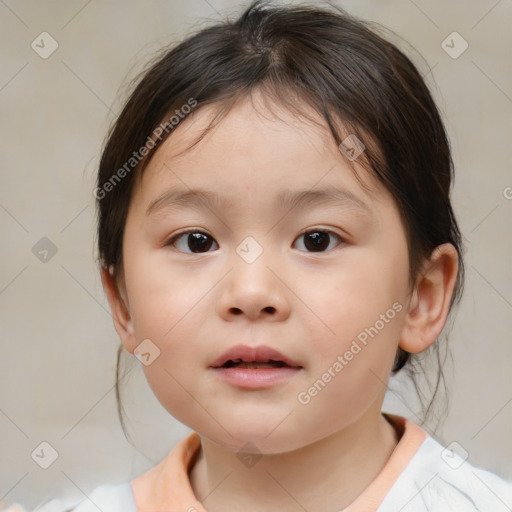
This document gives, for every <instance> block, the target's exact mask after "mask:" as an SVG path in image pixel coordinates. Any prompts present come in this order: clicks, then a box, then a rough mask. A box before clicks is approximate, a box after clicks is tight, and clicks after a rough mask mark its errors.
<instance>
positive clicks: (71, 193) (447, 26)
mask: <svg viewBox="0 0 512 512" xmlns="http://www.w3.org/2000/svg"><path fill="white" fill-rule="evenodd" d="M313 3H314V2H313ZM318 3H319V4H321V3H320V2H318ZM245 5H247V3H246V2H240V1H236V0H187V1H178V0H166V1H156V0H151V1H145V2H142V1H138V2H135V1H132V2H126V1H123V2H121V1H112V0H110V1H102V2H100V1H98V0H92V1H91V0H89V1H83V0H80V1H63V0H62V1H50V0H37V1H35V0H31V1H26V0H19V1H14V0H5V1H2V2H0V48H1V65H0V112H1V114H0V115H1V137H0V159H1V186H0V230H1V238H0V244H1V245H0V247H1V252H0V255H1V265H0V329H1V331H0V332H1V357H0V383H1V387H0V502H1V501H2V499H3V500H4V501H5V502H15V501H17V502H20V503H22V504H24V505H25V506H27V507H34V506H36V505H37V504H38V503H40V502H41V501H43V500H45V499H48V498H49V497H64V498H66V497H67V498H73V499H75V498H76V499H77V500H80V499H84V495H87V494H88V493H89V492H90V491H91V490H92V489H93V488H94V487H96V486H97V485H100V484H102V483H106V482H110V483H117V482H121V481H124V480H127V479H129V478H132V477H133V476H135V475H137V474H140V473H141V472H143V471H145V470H147V469H149V468H150V467H152V466H153V465H154V464H155V463H157V462H158V461H159V460H160V459H161V458H162V457H163V456H165V455H166V454H167V453H168V451H169V450H170V449H171V448H172V446H173V445H174V444H175V443H176V442H177V441H178V440H180V439H181V438H183V437H184V435H185V434H186V433H188V432H189V430H188V428H187V427H185V426H183V425H181V424H179V423H177V422H176V421H175V420H173V419H172V418H171V417H170V416H169V414H167V412H166V411H164V410H163V408H162V407H161V406H160V405H159V404H158V402H157V401H156V399H155V398H154V397H153V395H152V393H151V391H150V390H149V387H148V386H147V384H146V382H145V380H144V377H143V375H142V371H141V369H140V368H138V367H137V366H136V365H138V361H136V360H134V361H132V362H134V363H136V365H135V366H132V367H133V368H134V369H133V371H131V372H130V376H129V377H128V378H127V379H126V380H127V382H126V383H125V403H126V410H127V416H128V429H129V431H130V433H131V434H132V437H133V439H134V444H135V446H136V448H135V447H133V446H132V445H131V444H129V443H128V442H127V440H126V439H125V438H124V436H123V434H122V431H121V429H120V425H119V422H118V420H117V416H116V403H115V393H114V366H115V353H116V348H117V345H118V343H119V342H118V339H117V335H116V333H115V331H114V328H113V326H112V321H111V317H110V313H109V311H108V305H107V303H106V299H105V297H104V294H103V291H102V288H101V282H100V279H99V274H98V272H97V267H96V261H95V255H96V253H95V247H94V244H95V232H94V228H95V218H94V198H93V195H92V191H93V188H94V179H95V172H96V168H97V163H98V159H99V154H100V150H101V145H102V142H103V140H104V137H105V134H106V132H107V129H108V127H109V124H110V123H111V121H112V119H113V118H114V116H115V113H116V112H118V111H119V108H120V106H121V105H122V101H123V99H124V98H125V96H124V95H123V92H124V88H125V87H126V84H127V83H128V80H129V79H131V78H133V77H134V76H135V75H136V73H137V71H139V70H140V69H141V67H142V66H143V64H144V63H145V62H146V61H147V60H148V59H149V58H151V57H152V56H153V55H154V53H155V52H156V51H157V50H158V49H159V48H160V47H162V46H164V45H167V44H169V43H172V42H175V41H178V40H179V39H180V38H181V37H183V36H184V35H185V34H187V33H188V32H190V31H191V30H197V29H198V28H200V27H202V26H205V25H206V24H208V23H209V22H211V21H215V20H218V19H220V18H221V17H224V16H226V15H228V14H230V13H232V14H233V15H236V14H237V13H238V12H239V11H240V9H242V8H243V7H244V6H245ZM337 5H339V6H341V7H344V8H345V9H346V10H347V11H348V12H350V13H352V14H355V15H358V16H360V17H362V18H364V19H366V20H372V21H375V22H378V23H381V24H383V25H384V26H386V27H388V28H389V29H391V30H392V31H394V33H395V34H396V36H393V37H395V38H396V41H397V42H398V43H399V44H400V45H401V47H402V48H403V49H404V51H406V52H407V53H408V54H409V55H410V56H411V58H413V60H414V61H415V62H416V63H417V65H418V66H419V67H420V69H421V70H422V72H423V73H424V74H425V77H426V80H427V82H428V84H429V86H430V87H431V89H432V91H433V93H434V96H435V98H436V101H437V102H438V104H439V106H440V109H441V111H442V112H443V117H444V119H445V122H446V126H447V129H448V132H449V136H450V139H451V143H452V146H453V156H454V161H455V166H456V182H455V187H454V191H453V201H454V207H455V211H456V214H457V216H458V219H459V222H460V227H461V229H462V231H463V233H464V237H465V243H466V248H467V254H466V265H467V281H466V289H465V295H464V299H463V301H462V304H461V306H460V308H459V309H458V312H457V315H456V317H455V320H454V325H453V329H452V333H451V336H450V346H451V350H452V355H453V364H450V365H448V368H447V382H448V390H449V399H450V401H449V408H448V413H447V414H445V415H443V419H444V423H443V424H442V425H441V426H440V428H439V430H438V431H437V437H438V439H439V440H440V441H441V442H442V443H444V444H445V445H447V446H448V445H451V446H452V447H454V448H455V449H456V450H459V451H461V450H464V451H465V452H467V454H468V457H469V459H468V460H469V461H470V462H471V463H473V464H477V465H481V466H484V467H487V468H489V469H491V470H493V471H494V472H496V473H498V474H499V475H501V476H503V477H505V478H507V479H512V464H511V463H510V461H511V460H512V435H511V433H512V428H511V427H512V379H511V374H510V368H511V362H512V340H511V336H510V332H511V330H512V314H511V313H512V265H511V258H510V254H511V252H512V236H511V234H512V229H511V228H512V200H511V198H512V189H511V188H509V187H512V174H511V170H510V169H511V163H512V161H511V154H512V153H511V139H510V136H511V133H512V66H511V60H510V51H511V48H512V31H511V30H510V27H511V26H512V3H511V2H510V1H507V0H502V1H496V0H478V1H467V0H449V1H447V0H429V1H427V0H414V1H413V0H342V1H339V2H338V3H337ZM43 32H47V33H48V34H49V35H47V34H44V35H41V33H43ZM453 32H457V34H455V35H454V34H453ZM402 38H403V39H404V40H405V41H407V42H408V43H410V45H411V46H412V47H414V48H415V49H416V50H417V52H419V54H421V55H422V56H423V58H424V60H423V59H422V58H420V57H419V55H418V54H417V53H416V52H415V51H414V50H413V49H412V47H409V46H408V45H407V44H406V43H404V42H403V41H401V39H402ZM447 38H448V39H447ZM41 39H44V41H45V43H44V44H41ZM54 41H55V42H54ZM443 41H445V43H443ZM33 42H34V43H33ZM466 43H467V45H468V47H467V49H466V50H465V51H464V52H463V53H462V54H461V55H458V56H457V54H458V53H459V52H460V51H461V50H462V49H463V48H464V47H465V45H466ZM57 44H58V47H57V49H56V50H55V51H54V52H53V53H52V54H51V55H49V56H47V55H46V54H45V52H49V51H50V50H52V45H54V46H55V45H57ZM43 46H44V48H43ZM43 56H45V57H46V58H43ZM44 251H47V252H44ZM402 387H403V386H402V384H399V385H398V386H396V387H395V388H393V389H395V391H393V390H390V392H389V393H388V397H387V399H386V409H387V410H388V411H390V412H397V413H400V414H403V415H405V416H408V417H409V418H411V419H413V420H417V416H416V414H418V408H417V407H416V406H415V405H414V404H412V402H410V401H407V400H406V399H404V398H403V394H400V388H402ZM404 389H405V387H404ZM42 442H46V443H49V445H50V446H51V448H50V447H49V446H48V445H41V443H42ZM454 442H456V443H457V444H454ZM41 450H43V452H44V453H45V456H48V454H50V456H56V457H57V458H56V460H55V462H54V463H53V464H52V465H51V466H50V467H48V469H43V468H42V467H40V464H38V458H37V454H38V453H39V454H41V453H42V452H41ZM45 450H46V451H45ZM53 450H54V451H53ZM54 452H55V453H54ZM47 460H49V459H47ZM39 462H40V461H39Z"/></svg>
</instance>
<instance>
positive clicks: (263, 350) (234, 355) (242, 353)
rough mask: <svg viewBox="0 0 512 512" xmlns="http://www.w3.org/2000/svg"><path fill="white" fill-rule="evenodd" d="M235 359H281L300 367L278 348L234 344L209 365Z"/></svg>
mask: <svg viewBox="0 0 512 512" xmlns="http://www.w3.org/2000/svg"><path fill="white" fill-rule="evenodd" d="M236 359H241V360H242V361H244V362H247V363H250V362H259V363H265V362H268V361H282V362H283V363H285V364H286V365H288V366H292V367H297V368H302V366H301V365H300V364H299V363H297V362H296V361H294V360H293V359H291V358H289V357H286V356H285V355H284V354H281V352H279V351H278V350H276V349H274V348H272V347H267V346H266V345H260V346H258V347H250V346H249V345H235V346H234V347H231V348H230V349H229V350H227V351H226V352H224V353H223V354H221V355H220V356H219V357H218V358H217V359H215V360H214V361H213V362H212V364H211V365H210V366H211V367H212V368H220V367H221V366H222V365H223V364H224V363H226V362H228V361H230V360H232V361H234V360H236Z"/></svg>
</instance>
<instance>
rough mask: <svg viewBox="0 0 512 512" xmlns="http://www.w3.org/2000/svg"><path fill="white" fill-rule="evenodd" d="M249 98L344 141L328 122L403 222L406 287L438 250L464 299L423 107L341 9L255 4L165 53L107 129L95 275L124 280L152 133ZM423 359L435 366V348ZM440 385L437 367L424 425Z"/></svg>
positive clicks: (394, 63)
mask: <svg viewBox="0 0 512 512" xmlns="http://www.w3.org/2000/svg"><path fill="white" fill-rule="evenodd" d="M256 89H260V90H263V91H264V93H265V94H266V96H267V97H269V98H272V99H274V100H275V101H277V102H278V103H279V104H281V105H283V106H286V107H287V108H289V109H291V110H293V111H294V112H296V113H297V114H299V115H305V113H304V112H305V109H304V108H303V107H304V105H308V106H309V107H311V108H313V109H314V110H315V111H316V112H318V113H319V114H320V115H321V116H322V117H323V119H324V120H325V122H326V124H327V126H328V127H329V128H330V131H331V133H332V136H333V138H334V140H335V142H336V144H340V142H341V141H342V139H343V137H342V134H341V133H340V131H339V129H337V126H339V124H337V121H341V122H342V126H343V129H344V130H349V131H348V132H347V133H353V134H355V135H356V136H357V137H358V139H360V140H361V141H362V142H363V144H364V145H365V146H366V151H365V160H366V167H367V168H368V170H369V172H371V173H372V174H373V175H374V176H375V177H376V178H377V179H378V180H379V181H380V182H381V183H382V184H383V185H384V186H385V187H386V188H387V189H388V190H389V191H390V193H391V194H392V195H393V196H394V198H395V201H396V204H397V207H398V209H399V211H400V214H401V216H402V220H403V222H404V227H405V230H406V233H407V239H408V249H409V261H410V276H411V278H412V279H411V281H412V282H414V278H415V276H417V274H418V272H419V271H420V270H421V265H422V262H423V261H424V260H425V258H427V257H429V256H430V255H431V253H432V251H433V250H434V249H435V248H436V247H437V246H438V245H440V244H443V243H445V242H449V243H451V244H453V245H454V246H455V248H456V250H457V252H458V255H459V262H460V264H459V271H458V277H457V284H456V291H455V293H454V295H453V297H452V302H451V305H452V306H453V304H454V302H455V301H458V300H459V299H460V296H461V293H462V287H463V275H464V265H463V260H462V252H463V248H462V241H461V235H460V232H459V228H458V226H457V222H456V219H455V216H454V212H453V210H452V206H451V203H450V188H451V183H452V177H453V162H452V159H451V153H450V147H449V142H448V139H447V135H446V132H445V129H444V126H443V122H442V120H441V116H440V114H439V112H438V109H437V107H436V105H435V103H434V101H433V98H432V96H431V94H430V92H429V90H428V88H427V86H426V84H425V82H424V80H423V78H422V77H421V75H420V73H419V72H418V70H417V68H416V67H415V65H414V64H413V63H412V62H411V60H410V59H409V58H408V57H406V56H405V54H404V53H402V52H401V51H400V50H399V49H398V48H397V47H396V46H395V45H394V44H392V43H390V42H388V41H387V40H386V39H384V38H383V37H381V36H380V35H379V34H378V33H377V32H376V31H375V29H372V28H370V26H369V24H367V23H365V22H363V21H361V20H359V19H356V18H354V17H352V16H350V15H348V14H347V13H345V12H344V11H342V10H340V9H336V10H333V9H328V8H319V7H316V6H306V5H300V6H284V7H281V6H274V5H271V2H266V1H261V0H258V1H255V2H253V3H252V4H251V5H250V6H249V7H247V8H246V10H245V11H244V12H243V13H242V14H241V15H240V17H239V18H238V19H236V20H234V21H229V20H228V21H223V22H219V23H216V24H214V25H213V26H210V27H207V28H205V29H202V30H200V31H199V32H197V33H195V34H193V35H191V36H189V37H188V38H186V39H185V40H183V41H182V42H181V43H180V44H178V45H176V46H174V47H172V48H171V49H166V50H165V51H164V53H163V56H160V57H159V58H158V60H157V61H156V62H155V63H153V64H151V65H150V67H149V68H148V69H147V70H146V71H145V72H144V73H143V75H142V78H141V79H140V80H138V82H137V84H136V86H135V88H134V90H133V92H132V93H131V95H130V97H129V99H128V101H127V102H126V104H125V106H124V108H123V110H122V112H121V114H120V115H119V116H118V118H117V120H116V121H115V124H114V125H113V127H112V129H111V132H110V134H109V137H108V139H107V141H106V144H105V146H104V150H103V154H102V157H101V162H100V166H99V173H98V180H97V188H96V191H95V196H96V198H97V208H98V249H99V258H100V264H101V266H103V267H107V268H109V269H111V270H112V272H113V275H114V276H115V277H116V278H118V277H119V275H121V274H122V241H123V231H124V226H125V222H126V216H127V212H128V207H129V204H130V199H131V195H132V190H133V187H134V183H135V179H136V176H137V175H138V176H140V175H141V174H142V173H143V171H144V169H145V168H146V166H147V164H148V162H149V161H150V159H151V156H152V155H153V154H154V153H155V151H156V149H158V147H159V146H160V144H161V143H162V142H163V141H164V140H166V139H167V137H169V136H170V135H171V134H172V129H173V127H174V125H173V123H169V122H168V121H167V122H166V124H165V128H164V129H162V126H163V125H162V123H164V122H165V121H166V120H169V119H171V117H172V116H178V117H180V118H181V117H182V116H180V115H179V113H180V112H182V107H183V106H184V105H187V104H189V105H190V104H191V99H192V100H193V101H194V102H196V103H195V105H197V106H196V107H195V109H194V112H197V111H198V110H199V109H200V108H201V107H202V106H204V105H207V104H216V105H218V106H219V111H218V115H217V118H216V119H215V120H214V121H215V122H218V121H219V120H220V119H221V118H222V117H223V116H225V115H226V113H227V112H229V109H230V107H231V106H232V105H233V104H234V103H235V102H236V101H237V99H240V98H243V97H246V96H248V95H250V94H251V92H252V91H254V90H256ZM297 100H300V101H297ZM301 106H302V108H301ZM212 124H213V123H212ZM207 131H208V129H207V130H206V132H207ZM206 132H205V133H206ZM203 135H204V134H203ZM144 147H146V151H142V148H144ZM139 148H140V151H139V153H137V151H138V150H139ZM140 153H144V155H142V157H141V155H140ZM122 169H124V172H123V171H122ZM433 350H434V352H435V355H436V358H437V362H438V363H440V355H439V347H438V343H435V344H434V346H433ZM121 352H122V348H121V347H120V351H119V353H118V367H117V373H116V377H117V387H116V391H117V396H118V410H119V413H120V419H121V424H122V425H123V428H124V423H123V420H122V414H121V406H120V400H119V398H120V397H119V386H118V384H119V366H120V364H119V363H120V358H121ZM415 358H416V356H413V355H411V354H409V353H407V352H405V351H403V350H402V349H399V350H398V352H397V355H396V360H395V365H394V368H393V371H394V372H395V373H396V372H398V371H399V370H400V369H402V368H403V367H404V366H406V367H407V368H408V369H409V371H410V372H411V376H412V377H414V371H413V365H412V364H411V363H413V362H414V361H413V360H414V359H415ZM418 361H419V359H418V360H417V361H416V363H417V362H418ZM408 363H409V364H408ZM420 365H421V362H420ZM442 378H443V374H442V365H441V364H439V371H438V374H437V379H436V382H435V384H434V388H435V389H434V391H433V395H432V399H431V400H430V402H429V403H428V407H427V408H426V410H425V416H427V415H428V413H429V411H430V408H431V406H432V403H433V398H434V396H435V394H436V392H437V390H438V387H439V385H440V382H441V381H442ZM413 381H414V378H413ZM414 384H415V387H416V389H417V391H418V387H417V385H416V381H414ZM419 396H420V400H421V401H422V403H423V405H424V406H425V402H424V401H423V400H422V395H421V393H419Z"/></svg>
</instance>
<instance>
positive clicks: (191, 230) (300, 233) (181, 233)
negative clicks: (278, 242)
mask: <svg viewBox="0 0 512 512" xmlns="http://www.w3.org/2000/svg"><path fill="white" fill-rule="evenodd" d="M314 231H320V232H324V233H329V234H330V235H334V236H336V237H338V238H339V239H340V240H342V241H345V240H346V236H344V235H340V234H339V233H336V231H334V230H333V229H329V228H323V227H312V228H306V229H304V230H302V231H300V232H299V234H298V235H297V238H298V237H300V236H302V235H305V234H306V233H310V232H314ZM190 233H202V234H203V235H206V236H210V237H212V238H213V239H214V240H215V242H217V240H216V239H215V238H214V237H213V236H212V235H210V234H209V233H208V232H207V231H206V230H203V229H201V228H187V229H185V230H184V231H179V232H178V233H175V234H174V235H172V236H171V237H170V238H168V239H167V242H166V244H170V243H171V242H174V241H176V240H177V239H178V238H180V237H181V236H183V235H188V234H190ZM217 243H218V242H217Z"/></svg>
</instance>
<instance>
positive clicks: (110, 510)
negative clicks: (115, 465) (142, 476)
mask: <svg viewBox="0 0 512 512" xmlns="http://www.w3.org/2000/svg"><path fill="white" fill-rule="evenodd" d="M98 510H101V511H102V512H137V507H136V506H135V500H134V497H133V492H132V489H131V485H130V482H125V483H122V484H118V485H102V486H100V487H96V488H95V489H94V490H93V491H92V492H91V493H90V494H89V495H88V496H87V497H86V498H84V499H83V500H81V501H79V502H76V501H75V502H71V503H70V502H64V501H60V500H52V501H50V502H48V503H45V504H44V505H43V506H41V507H38V508H37V512H98Z"/></svg>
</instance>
